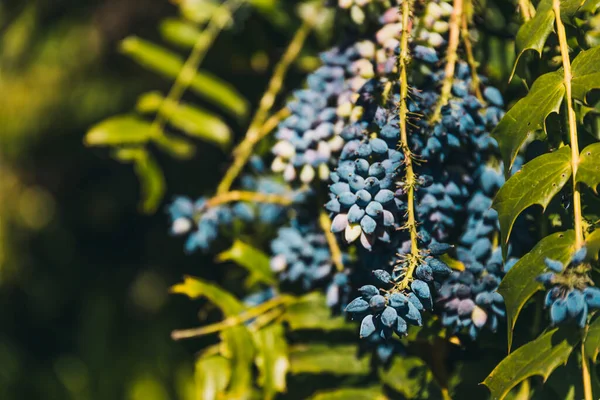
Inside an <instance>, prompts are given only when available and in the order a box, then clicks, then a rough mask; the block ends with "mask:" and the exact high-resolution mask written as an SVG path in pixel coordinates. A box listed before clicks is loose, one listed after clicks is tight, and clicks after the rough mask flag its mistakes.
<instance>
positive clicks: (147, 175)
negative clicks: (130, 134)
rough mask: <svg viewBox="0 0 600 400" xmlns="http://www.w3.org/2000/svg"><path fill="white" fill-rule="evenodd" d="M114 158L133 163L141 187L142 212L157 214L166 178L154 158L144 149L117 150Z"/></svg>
mask: <svg viewBox="0 0 600 400" xmlns="http://www.w3.org/2000/svg"><path fill="white" fill-rule="evenodd" d="M113 157H114V158H116V159H117V160H119V161H122V162H128V163H133V168H134V170H135V173H136V175H137V176H138V179H139V181H140V185H141V198H142V200H141V205H140V207H141V210H142V211H143V212H145V213H149V214H150V213H153V212H155V211H156V209H157V208H158V206H159V205H160V202H161V200H162V198H163V196H164V194H165V177H164V175H163V172H162V170H161V169H160V166H159V165H158V164H157V163H156V161H155V160H154V158H153V157H152V156H151V155H150V153H149V152H148V151H147V150H146V149H143V148H122V149H117V150H115V152H114V153H113Z"/></svg>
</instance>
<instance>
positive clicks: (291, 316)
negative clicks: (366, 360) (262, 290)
mask: <svg viewBox="0 0 600 400" xmlns="http://www.w3.org/2000/svg"><path fill="white" fill-rule="evenodd" d="M285 320H286V321H287V322H288V323H289V325H290V328H291V329H292V330H303V329H305V330H312V329H318V330H323V331H333V330H352V331H355V330H356V329H357V326H356V324H352V323H350V322H348V321H346V318H344V317H343V316H337V317H334V316H332V315H331V310H330V309H329V307H327V304H326V303H325V296H323V294H322V293H320V292H312V293H309V294H306V295H304V296H302V297H301V298H299V299H298V301H297V302H294V303H292V304H291V305H290V306H289V307H288V309H287V311H286V313H285Z"/></svg>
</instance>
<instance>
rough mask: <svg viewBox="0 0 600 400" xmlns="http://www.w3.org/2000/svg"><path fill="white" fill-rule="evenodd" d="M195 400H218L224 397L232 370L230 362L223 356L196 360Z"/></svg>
mask: <svg viewBox="0 0 600 400" xmlns="http://www.w3.org/2000/svg"><path fill="white" fill-rule="evenodd" d="M194 376H195V384H196V391H195V396H196V397H195V398H196V399H197V400H200V399H202V400H217V399H219V398H221V397H222V395H223V393H224V391H225V388H226V387H227V385H228V383H229V379H230V376H231V368H230V366H229V361H227V359H225V358H224V357H222V356H219V355H213V356H204V357H199V358H198V359H197V360H196V366H195V373H194Z"/></svg>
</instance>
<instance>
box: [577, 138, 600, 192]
mask: <svg viewBox="0 0 600 400" xmlns="http://www.w3.org/2000/svg"><path fill="white" fill-rule="evenodd" d="M576 179H577V182H583V183H585V184H586V185H588V186H589V187H590V189H592V190H593V191H594V193H596V194H598V191H597V190H596V189H597V187H598V185H599V184H600V143H594V144H591V145H589V146H587V147H586V148H585V149H583V151H582V152H581V155H580V157H579V167H578V168H577V176H576Z"/></svg>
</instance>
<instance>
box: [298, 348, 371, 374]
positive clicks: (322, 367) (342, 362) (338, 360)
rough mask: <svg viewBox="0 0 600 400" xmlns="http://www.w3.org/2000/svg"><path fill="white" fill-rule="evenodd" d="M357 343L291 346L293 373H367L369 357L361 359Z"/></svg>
mask: <svg viewBox="0 0 600 400" xmlns="http://www.w3.org/2000/svg"><path fill="white" fill-rule="evenodd" d="M356 350H357V349H356V346H355V345H326V344H310V345H304V344H302V345H296V346H292V347H291V348H290V372H291V373H292V374H294V375H295V374H332V375H366V374H368V373H369V358H368V357H363V358H361V359H359V358H358V357H357V355H356Z"/></svg>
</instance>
